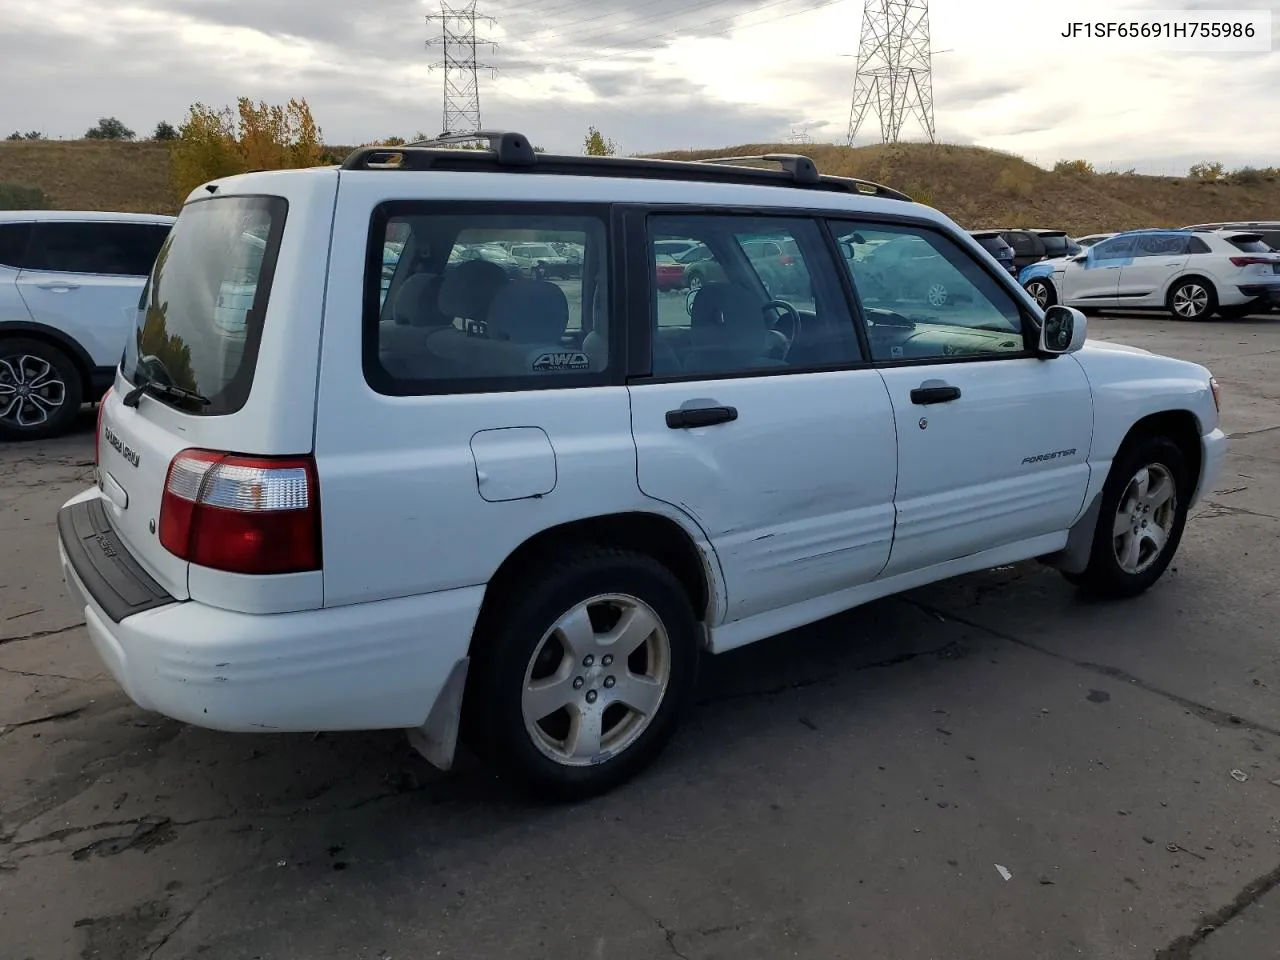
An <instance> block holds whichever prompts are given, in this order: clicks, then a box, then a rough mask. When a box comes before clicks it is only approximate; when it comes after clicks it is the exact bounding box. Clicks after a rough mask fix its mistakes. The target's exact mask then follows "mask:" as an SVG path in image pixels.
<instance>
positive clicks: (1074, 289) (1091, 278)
mask: <svg viewBox="0 0 1280 960" xmlns="http://www.w3.org/2000/svg"><path fill="white" fill-rule="evenodd" d="M1132 262H1133V237H1116V238H1114V239H1112V240H1103V241H1102V242H1101V243H1097V244H1094V245H1093V246H1092V247H1090V248H1089V249H1088V251H1086V256H1085V259H1084V261H1083V262H1080V263H1077V262H1076V261H1074V260H1072V261H1069V262H1068V263H1067V264H1066V270H1065V272H1064V274H1063V278H1062V297H1063V302H1064V303H1066V304H1068V305H1069V306H1073V307H1114V306H1115V305H1116V296H1117V295H1118V293H1119V289H1120V271H1121V269H1122V268H1124V267H1126V266H1128V265H1129V264H1130V263H1132Z"/></svg>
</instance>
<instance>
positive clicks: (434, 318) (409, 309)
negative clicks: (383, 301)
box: [391, 273, 451, 327]
mask: <svg viewBox="0 0 1280 960" xmlns="http://www.w3.org/2000/svg"><path fill="white" fill-rule="evenodd" d="M440 284H441V281H440V278H439V277H437V276H435V275H434V274H430V273H415V274H413V275H411V276H409V277H407V278H406V279H405V281H404V283H402V284H400V289H399V290H397V291H396V297H395V300H393V301H392V303H391V319H392V320H393V321H394V322H395V323H396V324H398V325H399V326H410V327H442V326H446V325H448V323H449V322H450V319H451V318H449V317H444V316H441V314H440V311H439V310H438V309H437V308H436V302H437V298H438V297H439V293H440Z"/></svg>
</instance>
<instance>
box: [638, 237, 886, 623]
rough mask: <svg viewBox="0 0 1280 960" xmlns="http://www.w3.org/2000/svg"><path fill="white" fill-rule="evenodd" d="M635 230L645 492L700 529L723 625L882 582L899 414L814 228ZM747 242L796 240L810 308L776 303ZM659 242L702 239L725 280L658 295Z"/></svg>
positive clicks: (796, 303) (786, 244)
mask: <svg viewBox="0 0 1280 960" xmlns="http://www.w3.org/2000/svg"><path fill="white" fill-rule="evenodd" d="M634 216H635V217H636V219H637V220H640V219H644V218H643V215H642V214H641V213H635V214H634ZM632 223H633V225H634V227H635V231H636V232H635V234H633V233H630V232H629V234H628V236H629V237H630V236H633V235H639V234H640V233H644V235H645V237H646V240H645V243H644V246H643V249H644V251H645V252H644V257H645V263H643V264H641V263H638V262H637V263H635V264H633V266H632V269H631V271H630V273H629V281H630V278H636V279H638V281H639V283H640V285H643V286H644V287H645V288H646V289H647V291H648V296H647V301H648V306H649V310H650V318H649V319H650V323H649V324H648V325H646V326H647V327H648V332H649V334H650V336H649V337H647V338H645V339H646V340H647V341H648V344H647V346H648V350H647V351H646V355H644V356H643V357H642V358H641V361H642V364H641V366H642V369H641V371H640V375H639V376H634V377H633V378H632V379H631V383H630V393H631V417H632V432H633V434H634V437H635V442H636V449H637V453H638V458H639V459H638V470H637V473H638V479H639V484H640V489H641V490H642V491H643V493H644V494H646V495H647V496H649V497H652V498H654V499H656V500H661V501H663V502H665V503H668V504H671V505H673V506H675V507H676V508H678V509H680V510H682V511H684V512H685V513H686V514H688V515H689V516H690V517H691V518H693V520H694V521H695V522H696V523H698V524H699V525H700V526H701V528H702V530H703V532H704V533H705V535H706V537H707V539H708V540H709V542H710V543H711V545H712V547H713V548H714V550H715V553H716V556H717V557H718V559H719V563H720V567H721V571H722V575H723V578H724V582H725V588H726V592H727V598H726V599H725V601H724V603H725V606H726V607H727V611H726V617H725V620H726V621H734V620H741V619H743V618H745V617H749V616H752V615H753V614H757V613H762V612H765V611H769V610H773V609H777V608H781V607H786V606H788V605H790V604H793V603H799V602H802V601H804V600H808V599H812V598H814V597H819V596H823V595H825V594H828V593H832V592H834V591H836V590H840V589H843V588H846V587H850V586H854V585H856V584H859V583H865V582H867V581H870V580H873V579H874V578H875V577H876V576H877V575H878V574H879V573H880V571H881V570H882V569H883V567H884V565H885V562H886V561H887V560H888V559H889V551H890V547H891V544H892V540H893V524H894V509H893V490H894V484H895V482H896V479H897V455H896V450H895V447H896V443H897V441H896V434H895V430H894V425H893V409H892V406H891V404H890V400H889V395H888V393H887V392H886V390H885V386H884V381H883V380H882V379H881V378H880V375H879V374H878V373H877V372H876V371H875V370H874V369H871V368H870V367H869V365H868V364H867V363H866V361H865V358H864V357H863V355H862V353H861V350H860V348H859V344H858V340H857V336H856V332H855V327H854V324H853V319H852V316H851V314H850V311H849V309H848V301H847V299H846V298H845V296H844V294H843V293H842V290H841V286H840V283H839V275H838V274H837V272H836V270H837V268H836V266H835V263H834V257H833V256H832V254H831V251H830V249H829V247H828V245H827V243H826V241H825V240H824V238H823V235H822V233H821V231H820V229H819V227H818V225H817V224H816V223H815V222H814V221H812V220H809V219H806V218H793V217H781V216H780V217H761V216H746V215H743V216H728V215H725V216H719V215H693V216H687V215H681V216H660V215H654V216H650V217H648V218H647V224H638V223H636V222H635V221H634V220H633V221H632ZM746 238H750V239H751V241H760V240H761V239H764V238H769V239H773V240H775V241H776V242H777V243H778V245H779V246H780V247H783V248H787V247H789V246H790V245H791V244H792V243H794V245H795V248H796V250H797V251H798V254H797V255H798V257H799V258H800V259H802V261H803V266H804V268H805V271H806V275H807V276H809V277H811V278H812V281H813V288H812V292H811V293H810V297H811V299H808V300H800V299H795V300H787V301H783V300H772V302H770V299H771V295H770V294H769V293H768V292H767V291H766V288H765V285H764V283H763V282H762V278H761V277H760V275H759V273H758V272H757V269H756V266H753V260H752V258H751V256H750V252H751V250H750V248H748V247H747V240H746ZM666 240H692V241H696V242H698V243H700V244H704V245H705V247H706V249H707V250H708V251H709V253H710V256H711V257H712V258H713V259H714V260H715V266H716V267H717V269H716V271H715V275H716V276H718V277H722V278H723V279H722V280H719V281H717V282H712V283H707V284H705V285H703V286H702V287H700V288H699V289H697V291H696V292H694V293H693V294H692V296H690V292H688V291H684V292H682V291H674V292H666V291H659V290H658V289H657V285H656V283H655V282H654V280H653V276H654V268H653V264H654V260H655V256H656V254H655V249H654V245H655V244H656V243H659V242H662V241H666ZM629 247H630V242H629ZM757 265H758V264H757ZM633 302H637V303H638V300H633ZM687 304H688V305H689V306H688V309H686V305H687ZM633 319H635V318H633ZM640 319H641V320H643V318H640Z"/></svg>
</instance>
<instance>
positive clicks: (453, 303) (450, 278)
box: [440, 260, 507, 320]
mask: <svg viewBox="0 0 1280 960" xmlns="http://www.w3.org/2000/svg"><path fill="white" fill-rule="evenodd" d="M506 282H507V271H506V270H504V269H502V267H500V266H498V265H497V264H496V263H491V262H490V261H488V260H466V261H463V262H462V263H460V264H459V265H458V266H456V267H454V268H453V269H451V270H449V271H448V272H447V273H446V274H445V275H444V282H443V283H442V284H441V285H440V312H441V313H443V314H444V315H445V316H447V317H449V318H450V319H452V318H454V317H462V318H464V319H466V320H483V319H484V318H485V314H486V313H487V312H488V309H489V304H490V303H492V302H493V297H494V294H496V293H497V292H498V290H499V289H500V288H501V287H502V286H503V285H504V284H505V283H506Z"/></svg>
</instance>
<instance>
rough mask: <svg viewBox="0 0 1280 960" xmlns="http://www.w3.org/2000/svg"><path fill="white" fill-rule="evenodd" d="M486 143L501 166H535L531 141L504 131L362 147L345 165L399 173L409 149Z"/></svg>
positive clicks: (356, 168) (445, 134) (346, 166)
mask: <svg viewBox="0 0 1280 960" xmlns="http://www.w3.org/2000/svg"><path fill="white" fill-rule="evenodd" d="M476 140H483V141H485V142H486V143H487V144H488V145H489V149H488V151H476V152H480V153H483V152H488V153H492V154H493V155H494V156H495V157H496V158H497V161H498V163H500V164H501V165H502V166H512V167H515V166H521V167H527V166H532V165H533V164H534V163H535V162H536V158H537V155H536V154H535V153H534V152H533V147H532V146H530V145H529V139H528V138H527V137H525V136H522V135H521V134H519V133H508V132H507V131H505V130H477V131H476V132H475V133H442V134H440V136H438V137H434V138H432V139H430V140H414V141H413V142H412V143H406V144H405V145H404V146H403V147H400V146H380V147H361V148H360V149H358V150H355V151H353V152H352V153H351V154H349V155H348V156H347V159H346V160H344V161H343V162H342V167H341V169H343V170H398V169H400V168H402V167H404V166H406V164H405V163H404V154H405V152H406V148H412V149H413V150H422V149H432V148H440V149H454V148H455V147H456V145H457V144H462V143H472V142H474V141H476Z"/></svg>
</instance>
